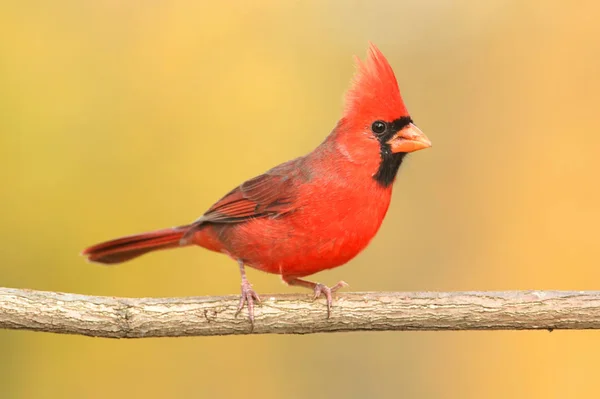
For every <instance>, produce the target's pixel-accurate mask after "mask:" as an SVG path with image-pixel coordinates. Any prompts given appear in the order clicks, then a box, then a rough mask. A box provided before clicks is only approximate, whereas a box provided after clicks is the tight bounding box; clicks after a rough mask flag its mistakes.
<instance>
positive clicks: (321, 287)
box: [313, 281, 348, 318]
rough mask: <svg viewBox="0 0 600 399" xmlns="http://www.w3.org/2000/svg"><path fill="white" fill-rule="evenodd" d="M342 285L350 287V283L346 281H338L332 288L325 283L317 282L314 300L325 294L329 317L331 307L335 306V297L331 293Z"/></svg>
mask: <svg viewBox="0 0 600 399" xmlns="http://www.w3.org/2000/svg"><path fill="white" fill-rule="evenodd" d="M342 287H348V283H346V282H345V281H338V283H337V284H336V285H334V286H333V287H331V288H329V287H328V286H326V285H325V284H321V283H316V284H315V288H314V292H315V294H314V296H313V300H316V299H318V298H319V297H320V296H321V295H323V296H325V299H326V300H327V318H330V317H331V307H332V306H333V297H332V295H331V294H332V293H334V292H336V291H337V290H339V289H340V288H342Z"/></svg>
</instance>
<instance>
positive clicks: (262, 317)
mask: <svg viewBox="0 0 600 399" xmlns="http://www.w3.org/2000/svg"><path fill="white" fill-rule="evenodd" d="M262 299H263V301H262V303H261V304H260V305H259V306H257V308H256V312H255V316H256V322H255V326H254V329H252V328H251V325H250V322H249V321H248V319H247V317H246V316H247V313H246V311H245V309H244V310H243V311H242V313H241V314H239V315H238V316H237V317H236V316H235V309H236V306H237V304H238V300H239V297H238V296H237V295H236V296H224V297H189V298H114V297H98V296H85V295H77V294H67V293H57V292H45V291H33V290H22V289H10V288H0V328H5V329H22V330H33V331H45V332H53V333H63V334H79V335H87V336H92V337H107V338H143V337H181V336H204V335H230V334H249V333H253V334H270V333H276V334H309V333H318V332H340V331H401V330H421V331H425V330H429V331H431V330H537V329H545V330H553V329H598V328H600V291H506V292H362V293H339V294H337V295H336V299H335V301H334V307H333V310H332V314H331V318H329V319H327V312H326V307H325V304H324V301H323V300H322V299H320V300H317V301H315V302H312V301H311V300H310V299H309V296H308V295H262Z"/></svg>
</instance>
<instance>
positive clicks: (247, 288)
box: [235, 280, 260, 329]
mask: <svg viewBox="0 0 600 399" xmlns="http://www.w3.org/2000/svg"><path fill="white" fill-rule="evenodd" d="M254 301H256V302H260V297H259V296H258V294H257V293H256V292H255V291H254V290H253V289H252V285H250V283H249V282H248V280H243V281H242V295H241V296H240V303H239V305H238V307H237V310H236V312H235V316H236V317H237V315H239V314H240V312H241V311H242V309H243V308H244V304H247V306H248V319H250V324H252V328H253V329H254Z"/></svg>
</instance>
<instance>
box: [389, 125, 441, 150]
mask: <svg viewBox="0 0 600 399" xmlns="http://www.w3.org/2000/svg"><path fill="white" fill-rule="evenodd" d="M387 143H388V144H389V145H390V147H391V148H392V152H393V153H397V152H413V151H419V150H422V149H424V148H429V147H431V141H430V140H429V139H428V138H427V136H425V135H424V134H423V132H422V131H421V130H420V129H419V128H418V127H416V126H415V125H413V124H412V123H409V124H408V126H406V127H405V128H403V129H401V130H399V131H398V133H396V135H395V136H394V137H392V138H391V139H390V140H389V141H388V142H387Z"/></svg>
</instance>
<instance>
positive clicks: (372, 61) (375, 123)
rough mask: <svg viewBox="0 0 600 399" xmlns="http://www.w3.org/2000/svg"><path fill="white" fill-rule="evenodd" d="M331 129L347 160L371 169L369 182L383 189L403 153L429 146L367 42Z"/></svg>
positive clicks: (376, 51)
mask: <svg viewBox="0 0 600 399" xmlns="http://www.w3.org/2000/svg"><path fill="white" fill-rule="evenodd" d="M336 131H337V134H336V136H337V137H336V141H337V142H338V144H341V145H342V146H343V147H344V151H346V152H347V153H348V155H349V157H350V158H352V159H353V160H354V161H355V162H359V163H362V164H363V165H364V166H365V167H367V168H371V169H374V170H373V178H374V179H375V180H377V181H378V182H379V183H380V184H381V185H383V186H385V187H387V186H389V185H391V184H392V183H393V181H394V179H395V177H396V173H397V171H398V168H399V167H400V164H401V163H402V159H403V158H404V156H405V155H406V154H407V153H409V152H413V151H418V150H422V149H424V148H428V147H431V141H429V139H428V138H427V137H426V136H425V135H424V134H423V132H421V130H419V128H417V127H416V126H415V124H414V123H413V120H412V119H411V117H410V115H409V113H408V111H407V109H406V106H405V105H404V101H403V100H402V97H401V96H400V90H399V88H398V83H397V81H396V77H395V76H394V71H393V70H392V67H391V66H390V64H389V63H388V61H387V60H386V59H385V57H384V55H383V54H382V53H381V51H379V49H378V48H377V47H376V46H375V45H374V44H372V43H369V50H368V54H367V59H366V60H365V61H364V62H363V61H361V60H360V59H359V58H358V57H356V73H355V75H354V79H353V81H352V85H351V87H350V89H349V90H348V92H347V93H346V97H345V109H344V115H343V117H342V119H341V120H340V122H339V123H338V127H337V129H336Z"/></svg>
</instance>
